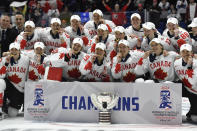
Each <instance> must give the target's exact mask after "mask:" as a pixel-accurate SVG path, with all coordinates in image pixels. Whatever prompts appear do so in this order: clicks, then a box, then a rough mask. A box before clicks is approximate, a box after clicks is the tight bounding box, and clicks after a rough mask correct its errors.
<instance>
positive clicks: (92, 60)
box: [91, 54, 98, 63]
mask: <svg viewBox="0 0 197 131" xmlns="http://www.w3.org/2000/svg"><path fill="white" fill-rule="evenodd" d="M97 56H98V55H96V54H94V55H93V56H92V58H91V62H92V63H93V62H94V61H95V60H96V57H97Z"/></svg>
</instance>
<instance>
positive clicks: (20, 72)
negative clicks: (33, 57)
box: [0, 43, 29, 117]
mask: <svg viewBox="0 0 197 131" xmlns="http://www.w3.org/2000/svg"><path fill="white" fill-rule="evenodd" d="M9 51H10V54H9V55H7V56H6V57H3V58H2V59H1V62H0V68H1V71H2V74H1V76H0V77H1V78H2V79H4V80H5V83H6V89H5V91H4V97H3V107H2V110H3V112H5V113H7V114H8V115H9V116H10V117H15V116H17V114H18V111H19V109H20V108H21V106H22V105H23V104H24V87H25V80H26V77H27V72H28V66H29V58H28V57H27V56H24V55H23V54H21V53H20V46H19V44H18V43H11V44H10V46H9Z"/></svg>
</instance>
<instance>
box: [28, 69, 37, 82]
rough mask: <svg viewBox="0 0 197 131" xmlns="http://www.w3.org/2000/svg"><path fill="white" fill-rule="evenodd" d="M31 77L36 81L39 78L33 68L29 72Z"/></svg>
mask: <svg viewBox="0 0 197 131" xmlns="http://www.w3.org/2000/svg"><path fill="white" fill-rule="evenodd" d="M29 79H30V80H33V81H35V80H37V79H38V76H36V75H35V72H34V70H31V71H30V72H29Z"/></svg>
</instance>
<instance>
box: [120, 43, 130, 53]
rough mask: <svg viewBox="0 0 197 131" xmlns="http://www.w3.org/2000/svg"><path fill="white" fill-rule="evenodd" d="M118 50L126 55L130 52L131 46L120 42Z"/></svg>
mask: <svg viewBox="0 0 197 131" xmlns="http://www.w3.org/2000/svg"><path fill="white" fill-rule="evenodd" d="M118 50H119V52H120V53H121V54H122V56H126V54H128V52H129V47H128V46H126V45H124V44H119V45H118Z"/></svg>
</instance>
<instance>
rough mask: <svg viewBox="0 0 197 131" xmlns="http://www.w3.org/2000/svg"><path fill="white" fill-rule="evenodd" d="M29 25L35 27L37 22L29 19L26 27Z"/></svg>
mask: <svg viewBox="0 0 197 131" xmlns="http://www.w3.org/2000/svg"><path fill="white" fill-rule="evenodd" d="M28 25H29V26H31V27H33V28H35V24H34V22H33V21H31V20H28V21H26V22H25V27H26V26H28Z"/></svg>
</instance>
